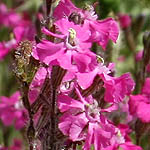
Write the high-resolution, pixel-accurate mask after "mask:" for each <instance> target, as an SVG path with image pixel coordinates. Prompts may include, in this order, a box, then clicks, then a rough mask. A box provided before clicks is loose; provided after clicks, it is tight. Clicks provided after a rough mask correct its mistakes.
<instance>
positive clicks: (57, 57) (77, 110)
mask: <svg viewBox="0 0 150 150" xmlns="http://www.w3.org/2000/svg"><path fill="white" fill-rule="evenodd" d="M60 12H61V13H60ZM53 16H54V18H55V19H54V20H51V22H52V25H51V26H50V27H49V26H45V27H42V29H41V31H42V33H43V37H45V38H43V39H41V40H40V41H39V42H38V43H37V44H36V45H34V49H33V53H32V56H33V57H34V58H35V59H37V60H39V61H40V62H41V64H45V65H46V66H47V67H46V69H44V68H40V69H39V71H38V73H37V74H36V76H35V79H34V80H33V81H32V84H31V93H30V96H31V99H32V98H33V99H34V102H33V104H32V106H33V108H36V107H41V105H42V104H41V103H44V104H43V107H42V109H41V110H40V112H41V116H39V121H37V122H38V123H37V127H38V130H37V134H39V135H38V136H39V137H40V138H41V137H42V138H43V139H44V136H45V135H44V133H45V129H46V128H47V126H48V125H49V124H48V123H49V122H48V121H47V123H39V122H40V121H41V120H40V118H43V116H44V113H45V111H43V108H44V109H48V108H47V107H46V106H45V104H46V105H49V106H50V107H51V109H52V110H53V111H52V112H51V113H52V114H53V115H54V116H56V113H58V114H59V116H60V117H59V118H58V119H59V123H58V128H59V130H60V131H61V132H62V133H63V135H65V136H67V137H68V138H67V139H68V140H70V141H71V143H72V144H75V143H77V142H79V141H80V142H81V143H82V144H81V145H82V149H84V150H90V149H91V147H94V149H95V150H117V149H120V148H123V149H131V147H132V149H138V150H141V148H140V147H138V146H136V145H133V144H132V142H131V140H130V139H128V138H126V136H127V134H128V133H129V132H128V133H126V132H127V129H122V128H123V127H124V126H123V127H122V128H121V127H117V126H116V125H115V124H114V123H113V122H112V121H111V120H109V119H108V118H107V115H108V114H109V113H111V112H113V111H114V110H117V109H118V104H119V103H120V102H122V101H123V99H124V98H125V96H126V95H130V93H131V92H132V91H133V89H134V81H133V80H132V78H131V76H130V74H129V73H126V74H124V75H122V76H120V77H114V76H111V73H112V71H113V70H114V63H109V64H108V65H107V66H106V65H105V64H104V60H103V58H102V57H101V56H98V55H96V54H95V53H94V52H93V51H92V45H93V43H97V44H98V45H100V46H101V47H102V48H103V50H105V48H106V46H107V43H108V41H109V40H112V41H113V42H116V41H117V38H118V34H119V27H118V24H117V22H116V21H115V20H114V19H112V18H108V19H105V20H97V19H98V16H97V15H96V13H95V11H94V8H93V6H91V5H86V6H85V7H84V8H83V9H80V8H77V7H76V6H74V4H73V3H72V2H71V1H70V0H61V1H60V2H59V4H58V5H57V7H56V8H55V10H54V12H53ZM46 70H47V71H46ZM46 72H47V73H46ZM44 78H45V81H43V79H44ZM49 78H50V79H49ZM47 79H49V82H50V83H51V84H50V85H51V86H50V85H49V83H48V82H47V83H46V81H47ZM41 86H43V87H42V88H41ZM39 87H40V90H38V89H39ZM47 87H49V89H51V90H50V92H51V94H48V93H47V92H46V91H45V89H46V88H47ZM55 91H57V93H55ZM34 92H35V95H36V96H35V95H34ZM95 92H99V93H100V97H101V98H100V97H95V98H94V93H95ZM51 95H52V97H51ZM34 96H35V97H36V98H34ZM49 97H51V98H49ZM55 97H56V98H55ZM40 100H41V101H42V102H40ZM53 100H54V102H53ZM36 102H37V104H36ZM55 103H57V106H58V109H59V111H58V112H56V113H55V109H57V108H52V106H53V107H57V106H55ZM102 103H104V105H102ZM32 106H31V107H32ZM35 106H36V107H35ZM47 113H48V110H47ZM106 114H107V115H106ZM50 116H51V115H50ZM56 117H57V116H56ZM45 118H46V117H44V119H45ZM51 118H52V119H50V118H49V119H50V121H54V118H53V116H51ZM47 120H48V119H47ZM56 120H57V119H56ZM54 122H55V121H54ZM56 122H57V121H56ZM39 124H40V125H39ZM46 124H47V125H46ZM124 128H125V127H124ZM124 130H125V131H124ZM52 134H53V132H52V133H51V134H50V135H52ZM64 143H65V146H66V147H69V146H71V145H70V142H67V141H65V142H64ZM64 143H63V144H64ZM68 143H69V144H68ZM112 145H113V146H112Z"/></svg>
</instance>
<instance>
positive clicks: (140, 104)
mask: <svg viewBox="0 0 150 150" xmlns="http://www.w3.org/2000/svg"><path fill="white" fill-rule="evenodd" d="M149 94H150V78H146V80H145V84H144V86H143V88H142V92H141V94H138V95H131V96H130V99H129V110H130V113H131V114H132V115H134V116H136V117H138V118H139V119H140V120H141V121H142V122H146V123H149V122H150V116H149V115H148V114H149V113H150V96H149Z"/></svg>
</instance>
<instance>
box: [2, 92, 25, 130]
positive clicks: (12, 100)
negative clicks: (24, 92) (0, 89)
mask: <svg viewBox="0 0 150 150" xmlns="http://www.w3.org/2000/svg"><path fill="white" fill-rule="evenodd" d="M0 119H1V120H2V122H3V123H4V125H5V126H10V125H13V123H14V125H15V128H16V129H21V128H23V127H24V125H25V121H26V113H25V110H24V108H23V105H22V103H21V100H20V93H19V92H16V93H14V94H13V95H12V96H11V97H5V96H1V97H0Z"/></svg>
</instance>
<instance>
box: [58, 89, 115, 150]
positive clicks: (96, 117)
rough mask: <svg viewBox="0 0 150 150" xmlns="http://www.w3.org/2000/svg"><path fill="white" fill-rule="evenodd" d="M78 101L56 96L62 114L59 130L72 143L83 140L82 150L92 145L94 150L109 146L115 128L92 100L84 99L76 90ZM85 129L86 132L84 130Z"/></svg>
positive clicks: (86, 149)
mask: <svg viewBox="0 0 150 150" xmlns="http://www.w3.org/2000/svg"><path fill="white" fill-rule="evenodd" d="M76 91H77V93H78V96H79V97H80V100H74V99H72V98H70V97H68V96H66V95H63V94H61V95H59V96H58V108H59V109H60V111H61V112H63V113H64V114H63V116H62V117H61V118H60V123H59V129H60V130H61V131H62V132H63V134H64V135H67V136H69V138H70V139H71V140H72V141H80V140H85V145H84V147H83V149H84V150H89V149H90V147H91V145H92V144H93V145H94V148H95V150H99V149H101V148H102V147H107V146H109V145H110V139H111V138H112V137H113V135H115V134H116V133H115V127H114V126H113V125H112V124H111V123H110V122H109V121H108V120H107V119H106V118H105V117H104V116H103V114H102V112H103V111H104V112H105V111H106V110H102V109H100V108H98V104H97V102H96V101H95V100H93V99H92V98H90V97H89V98H87V99H84V98H83V97H82V96H81V95H80V93H79V91H78V90H77V89H76ZM86 129H87V130H86Z"/></svg>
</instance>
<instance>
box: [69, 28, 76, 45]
mask: <svg viewBox="0 0 150 150" xmlns="http://www.w3.org/2000/svg"><path fill="white" fill-rule="evenodd" d="M68 31H69V38H68V43H69V44H71V45H72V46H75V38H76V31H75V30H74V29H72V28H70V29H69V30H68Z"/></svg>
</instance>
